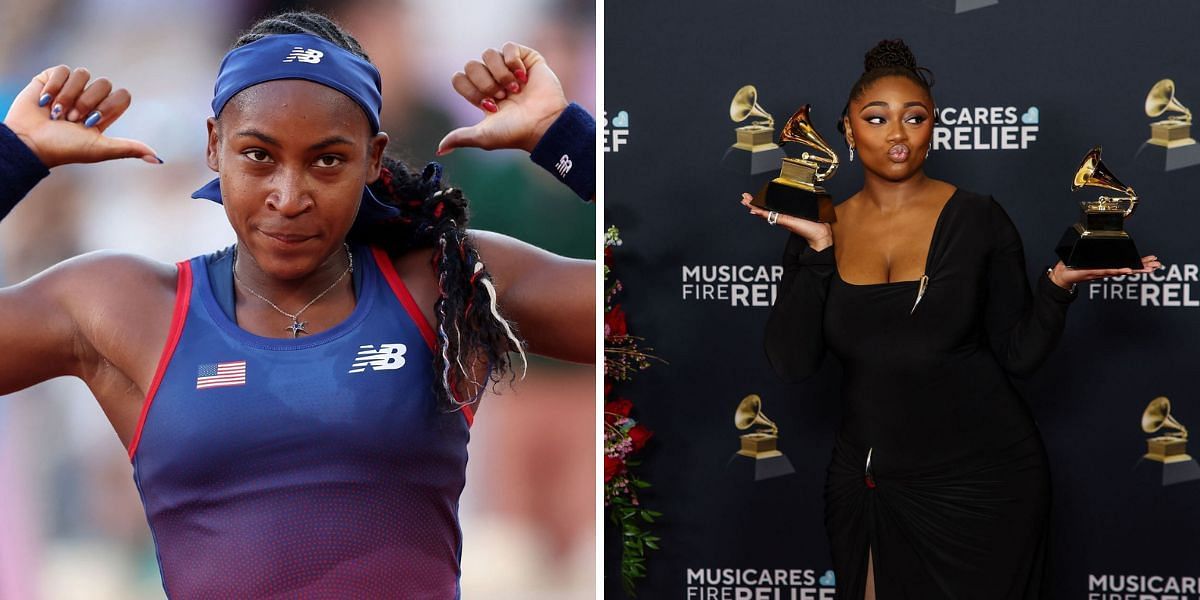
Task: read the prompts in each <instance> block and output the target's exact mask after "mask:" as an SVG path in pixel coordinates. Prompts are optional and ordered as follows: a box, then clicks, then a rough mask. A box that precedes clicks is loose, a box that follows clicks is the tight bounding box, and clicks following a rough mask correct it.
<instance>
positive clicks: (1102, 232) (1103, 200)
mask: <svg viewBox="0 0 1200 600" xmlns="http://www.w3.org/2000/svg"><path fill="white" fill-rule="evenodd" d="M1084 186H1091V187H1100V188H1106V189H1110V190H1117V191H1119V192H1124V193H1125V194H1127V195H1126V196H1120V197H1116V198H1109V197H1107V196H1100V197H1099V198H1097V199H1096V200H1092V201H1084V202H1080V203H1079V208H1080V219H1079V222H1078V223H1076V224H1074V225H1072V226H1070V227H1068V228H1067V230H1066V232H1064V233H1063V236H1062V239H1060V240H1059V242H1058V247H1057V248H1056V249H1055V251H1056V252H1057V253H1058V257H1059V258H1061V259H1062V261H1063V264H1065V265H1067V267H1068V268H1071V269H1120V268H1124V267H1129V268H1131V269H1140V268H1142V258H1141V255H1140V254H1138V251H1137V246H1135V245H1134V243H1133V238H1132V237H1130V236H1129V234H1128V233H1125V219H1126V218H1127V217H1129V215H1131V214H1133V210H1134V209H1135V208H1137V203H1138V198H1137V196H1136V195H1135V194H1134V193H1133V188H1131V187H1129V186H1127V185H1125V184H1123V183H1121V181H1120V180H1118V179H1117V177H1116V176H1115V175H1113V174H1112V172H1111V171H1109V170H1108V168H1107V167H1105V166H1104V163H1103V162H1101V161H1100V146H1096V147H1095V148H1092V150H1091V151H1090V152H1088V153H1087V156H1084V157H1083V163H1082V164H1080V165H1079V168H1078V169H1077V170H1076V171H1075V180H1074V182H1072V183H1071V191H1072V192H1074V191H1077V190H1079V189H1080V188H1082V187H1084Z"/></svg>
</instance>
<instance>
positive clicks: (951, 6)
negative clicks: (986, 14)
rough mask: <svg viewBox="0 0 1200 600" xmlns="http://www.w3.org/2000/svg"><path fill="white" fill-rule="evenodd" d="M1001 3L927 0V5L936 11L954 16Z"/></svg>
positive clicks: (997, 0) (976, 0)
mask: <svg viewBox="0 0 1200 600" xmlns="http://www.w3.org/2000/svg"><path fill="white" fill-rule="evenodd" d="M999 2H1000V0H925V4H927V5H929V6H930V7H932V8H934V9H937V10H941V11H945V12H949V13H954V14H958V13H964V12H967V11H968V10H975V9H977V8H983V7H985V6H991V5H993V4H998V3H999Z"/></svg>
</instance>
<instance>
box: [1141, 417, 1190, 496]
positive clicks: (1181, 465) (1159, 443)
mask: <svg viewBox="0 0 1200 600" xmlns="http://www.w3.org/2000/svg"><path fill="white" fill-rule="evenodd" d="M1164 427H1166V428H1168V429H1174V430H1175V431H1176V432H1178V433H1169V434H1166V435H1159V436H1155V437H1152V438H1150V439H1148V440H1146V454H1145V455H1144V456H1143V457H1142V458H1144V459H1146V460H1149V461H1153V462H1158V463H1162V469H1163V473H1162V483H1163V485H1171V484H1173V483H1182V482H1184V481H1192V480H1193V479H1200V465H1197V464H1196V461H1195V460H1194V459H1192V457H1191V456H1188V453H1187V437H1188V433H1187V428H1186V427H1184V426H1183V424H1182V423H1180V422H1179V421H1177V420H1176V419H1175V417H1173V416H1171V401H1170V400H1168V399H1167V397H1166V396H1159V397H1157V398H1155V399H1153V400H1151V401H1150V404H1149V405H1147V406H1146V410H1145V411H1143V412H1142V431H1145V432H1146V433H1154V432H1156V431H1158V430H1160V429H1162V428H1164Z"/></svg>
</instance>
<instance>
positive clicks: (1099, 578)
mask: <svg viewBox="0 0 1200 600" xmlns="http://www.w3.org/2000/svg"><path fill="white" fill-rule="evenodd" d="M1195 594H1200V578H1197V577H1186V576H1172V575H1091V574H1089V575H1088V596H1087V600H1127V599H1128V600H1135V599H1136V600H1196V598H1197V596H1196V595H1195Z"/></svg>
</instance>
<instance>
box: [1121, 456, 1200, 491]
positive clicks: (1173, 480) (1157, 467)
mask: <svg viewBox="0 0 1200 600" xmlns="http://www.w3.org/2000/svg"><path fill="white" fill-rule="evenodd" d="M1133 468H1134V470H1135V471H1138V472H1139V473H1141V474H1142V476H1143V477H1145V478H1147V479H1149V480H1151V481H1153V482H1156V483H1157V482H1161V483H1162V485H1164V486H1168V485H1175V484H1177V483H1187V482H1189V481H1196V480H1198V479H1200V464H1196V460H1195V459H1188V460H1183V461H1179V462H1171V463H1163V462H1159V461H1157V460H1149V459H1146V458H1143V459H1141V460H1139V461H1138V462H1137V464H1136V465H1134V467H1133Z"/></svg>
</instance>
